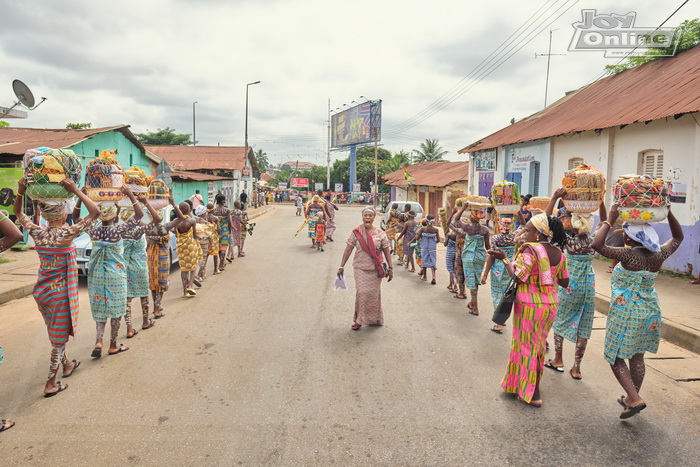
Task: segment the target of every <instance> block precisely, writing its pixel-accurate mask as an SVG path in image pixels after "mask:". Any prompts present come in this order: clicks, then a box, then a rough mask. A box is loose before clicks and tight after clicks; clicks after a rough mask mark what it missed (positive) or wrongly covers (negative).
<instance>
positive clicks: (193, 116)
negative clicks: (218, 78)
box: [192, 101, 197, 146]
mask: <svg viewBox="0 0 700 467" xmlns="http://www.w3.org/2000/svg"><path fill="white" fill-rule="evenodd" d="M196 103H197V101H194V102H193V103H192V146H197V130H196V127H195V114H194V106H195V104H196Z"/></svg>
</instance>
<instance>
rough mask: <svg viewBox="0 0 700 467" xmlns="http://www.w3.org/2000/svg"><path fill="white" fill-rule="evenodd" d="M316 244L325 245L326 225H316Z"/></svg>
mask: <svg viewBox="0 0 700 467" xmlns="http://www.w3.org/2000/svg"><path fill="white" fill-rule="evenodd" d="M316 243H326V224H316Z"/></svg>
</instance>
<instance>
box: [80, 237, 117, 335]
mask: <svg viewBox="0 0 700 467" xmlns="http://www.w3.org/2000/svg"><path fill="white" fill-rule="evenodd" d="M88 293H89V296H90V309H91V310H92V319H94V320H95V321H97V322H98V323H105V322H107V320H109V319H112V318H120V317H122V316H124V314H125V313H126V266H125V265H124V244H123V240H119V241H118V242H106V241H104V240H93V241H92V253H91V254H90V262H89V263H88Z"/></svg>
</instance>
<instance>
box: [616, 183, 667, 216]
mask: <svg viewBox="0 0 700 467" xmlns="http://www.w3.org/2000/svg"><path fill="white" fill-rule="evenodd" d="M669 185H670V182H664V181H663V180H662V179H660V178H659V179H652V178H651V177H649V176H643V175H620V177H619V178H618V180H617V181H616V182H615V183H614V184H613V187H612V194H613V201H614V202H615V203H616V204H617V205H618V206H620V207H624V208H639V209H641V208H655V207H667V206H668V205H669V202H670V200H669Z"/></svg>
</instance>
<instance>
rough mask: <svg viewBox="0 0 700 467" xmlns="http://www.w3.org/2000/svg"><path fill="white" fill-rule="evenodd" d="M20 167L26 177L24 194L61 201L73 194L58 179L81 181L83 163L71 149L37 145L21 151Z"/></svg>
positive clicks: (37, 198) (34, 197)
mask: <svg viewBox="0 0 700 467" xmlns="http://www.w3.org/2000/svg"><path fill="white" fill-rule="evenodd" d="M22 168H23V169H24V176H25V178H26V180H27V196H29V197H30V198H31V199H35V200H47V201H62V200H66V199H69V198H72V197H73V194H72V193H71V192H69V191H68V190H66V189H65V188H64V186H63V185H61V182H62V181H63V180H65V179H66V178H69V179H71V180H73V181H74V182H75V183H76V184H79V183H80V172H81V171H82V166H81V165H80V160H79V159H78V156H76V155H75V153H74V152H73V151H71V150H70V149H51V148H47V147H40V148H35V149H29V150H28V151H27V152H25V153H24V158H23V159H22Z"/></svg>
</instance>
